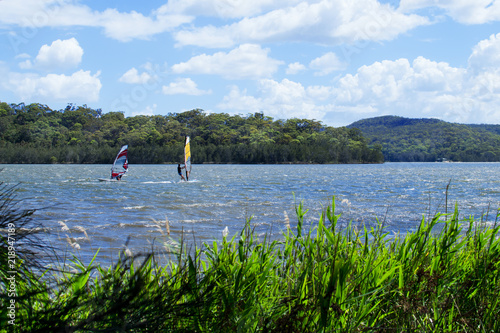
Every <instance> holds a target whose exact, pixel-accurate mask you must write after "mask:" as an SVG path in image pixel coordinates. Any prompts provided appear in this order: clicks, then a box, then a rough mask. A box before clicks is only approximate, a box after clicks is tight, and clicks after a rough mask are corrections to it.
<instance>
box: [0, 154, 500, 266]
mask: <svg viewBox="0 0 500 333" xmlns="http://www.w3.org/2000/svg"><path fill="white" fill-rule="evenodd" d="M2 168H3V171H2V172H0V181H3V182H4V183H7V184H17V183H20V184H19V187H18V192H17V198H18V199H22V207H26V208H36V209H37V212H36V213H35V216H34V218H35V221H37V222H41V223H43V225H44V226H45V227H46V228H48V230H50V231H51V235H50V236H49V235H47V241H48V242H50V243H51V244H52V245H54V246H57V247H60V248H65V249H66V248H68V243H67V240H66V238H67V236H68V237H72V238H73V239H74V241H76V242H77V243H78V244H79V246H80V250H79V251H77V252H78V255H80V256H81V257H83V258H88V257H89V256H91V255H92V254H93V253H94V252H95V250H97V249H98V248H100V249H101V252H100V253H101V256H102V258H109V257H114V258H116V254H117V252H118V249H121V248H123V244H124V243H125V241H126V240H127V238H128V237H129V236H130V242H129V245H128V246H129V248H131V249H132V250H144V249H146V248H148V247H149V246H150V244H151V242H153V240H154V239H156V240H155V242H158V240H163V239H165V237H164V236H163V235H162V233H161V232H160V228H159V227H158V224H160V226H161V229H162V231H163V232H165V227H164V225H165V223H164V222H165V219H166V218H168V221H169V223H170V228H171V236H172V237H173V238H174V239H176V238H177V239H178V238H179V237H180V234H181V230H184V233H185V235H186V236H187V238H188V239H191V240H196V242H197V243H200V242H203V241H209V242H211V241H212V240H214V239H215V240H218V239H221V238H222V230H223V229H224V228H225V227H228V230H229V236H232V235H234V234H235V233H238V232H240V231H241V230H242V228H243V226H244V224H245V221H246V219H248V218H249V217H251V216H252V224H253V225H255V227H256V230H257V232H258V233H259V234H264V233H266V232H267V233H268V234H271V235H272V236H273V237H279V235H280V233H281V232H282V231H284V229H285V226H284V221H285V213H284V212H286V214H287V215H288V216H289V219H290V222H291V224H292V226H294V225H295V224H296V223H295V221H296V219H295V208H294V207H295V202H300V201H303V202H304V207H305V208H306V209H309V212H308V213H307V214H306V224H309V223H315V222H317V220H318V216H319V214H320V212H321V210H322V208H323V207H326V206H327V205H328V204H329V203H331V200H332V197H333V196H335V197H336V203H337V213H342V218H341V221H342V222H343V223H348V222H349V221H350V220H352V221H354V222H355V223H365V224H368V225H373V224H374V223H375V221H376V218H378V219H379V220H384V221H385V224H386V225H387V226H388V228H389V230H391V231H401V232H405V231H407V230H411V229H413V228H415V227H416V226H417V224H418V223H419V222H420V220H421V219H422V215H424V214H425V215H426V216H427V215H434V214H435V213H436V212H438V211H439V212H444V210H445V190H446V185H447V184H448V182H449V181H450V180H451V184H450V189H449V195H448V210H451V209H452V208H450V207H451V206H453V205H454V203H458V205H459V207H460V212H461V216H463V217H465V216H469V215H474V216H476V217H479V216H481V215H482V214H485V213H487V212H488V211H489V215H488V221H490V222H494V221H495V214H496V210H497V208H498V207H500V177H499V175H500V163H386V164H380V165H194V166H193V171H192V174H191V180H192V181H190V182H187V183H186V182H180V181H179V177H178V176H177V166H176V165H130V168H129V173H128V175H127V176H126V177H124V179H125V180H126V181H124V182H114V183H109V182H99V181H98V178H102V177H108V175H109V169H110V166H108V165H2V166H0V169H2ZM65 226H67V230H66V228H65ZM83 230H85V231H86V233H87V235H88V238H87V236H86V235H85V233H84V232H83Z"/></svg>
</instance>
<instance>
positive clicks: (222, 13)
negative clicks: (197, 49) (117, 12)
mask: <svg viewBox="0 0 500 333" xmlns="http://www.w3.org/2000/svg"><path fill="white" fill-rule="evenodd" d="M300 1H302V0H252V1H248V0H170V1H168V3H167V4H166V5H164V6H162V8H161V10H162V11H165V12H170V13H179V14H180V13H183V14H188V15H203V16H214V17H220V18H241V17H250V16H254V15H258V14H261V13H262V12H263V11H265V10H271V9H276V8H280V7H282V6H289V5H290V4H295V3H298V2H300Z"/></svg>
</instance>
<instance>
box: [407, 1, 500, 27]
mask: <svg viewBox="0 0 500 333" xmlns="http://www.w3.org/2000/svg"><path fill="white" fill-rule="evenodd" d="M432 7H434V8H436V7H437V8H440V9H442V10H444V12H445V13H446V14H447V15H448V16H450V17H451V18H453V19H454V20H456V21H457V22H460V23H465V24H483V23H488V22H492V21H498V20H500V2H499V1H496V0H493V1H492V0H474V1H449V0H401V1H400V4H399V9H400V10H401V11H403V12H412V11H416V10H419V9H424V8H432Z"/></svg>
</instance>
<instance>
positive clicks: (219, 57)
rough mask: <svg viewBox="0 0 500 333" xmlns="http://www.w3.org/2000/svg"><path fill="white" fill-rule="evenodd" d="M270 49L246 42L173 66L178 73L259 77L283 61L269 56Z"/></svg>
mask: <svg viewBox="0 0 500 333" xmlns="http://www.w3.org/2000/svg"><path fill="white" fill-rule="evenodd" d="M268 53H269V49H262V48H261V47H260V46H259V45H254V44H244V45H240V46H239V47H238V48H236V49H234V50H232V51H230V52H228V53H226V52H217V53H215V54H213V55H207V54H202V55H199V56H195V57H193V58H191V59H189V60H188V61H186V62H183V63H179V64H176V65H173V66H172V71H173V72H174V73H177V74H182V73H196V74H213V75H220V76H222V77H224V78H226V79H258V78H262V77H270V76H271V75H272V74H273V73H275V72H276V71H277V69H278V66H279V65H281V64H282V63H283V62H282V61H278V60H275V59H272V58H270V57H268Z"/></svg>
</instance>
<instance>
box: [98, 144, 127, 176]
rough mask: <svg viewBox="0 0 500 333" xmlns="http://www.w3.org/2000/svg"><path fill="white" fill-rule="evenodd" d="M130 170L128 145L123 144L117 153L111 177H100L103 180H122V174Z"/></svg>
mask: <svg viewBox="0 0 500 333" xmlns="http://www.w3.org/2000/svg"><path fill="white" fill-rule="evenodd" d="M127 171H128V145H124V146H122V148H121V149H120V151H119V152H118V154H117V155H116V158H115V161H114V162H113V166H112V167H111V178H99V180H100V181H102V182H113V181H119V180H121V178H122V176H123V175H124V174H126V173H127Z"/></svg>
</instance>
